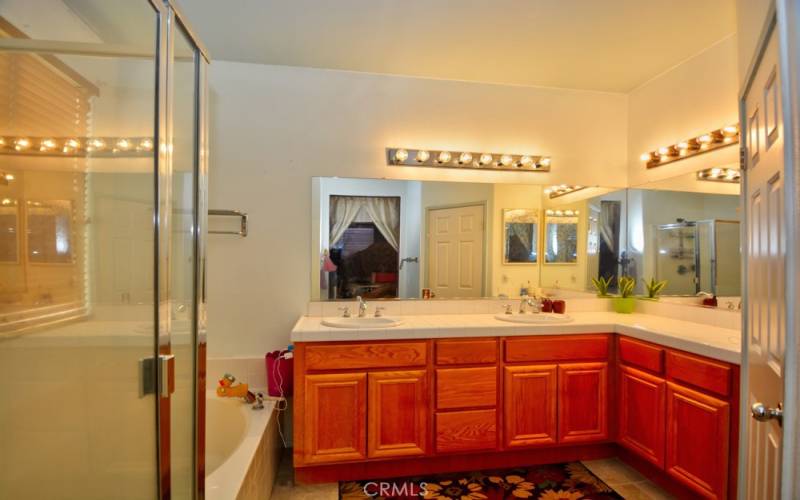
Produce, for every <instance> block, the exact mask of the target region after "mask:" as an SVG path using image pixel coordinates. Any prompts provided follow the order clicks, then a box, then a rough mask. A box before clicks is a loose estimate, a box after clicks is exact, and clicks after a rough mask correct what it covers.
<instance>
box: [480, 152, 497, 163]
mask: <svg viewBox="0 0 800 500" xmlns="http://www.w3.org/2000/svg"><path fill="white" fill-rule="evenodd" d="M493 161H494V158H492V155H490V154H487V153H483V154H482V155H481V158H480V160H478V163H480V164H481V165H489V164H490V163H492V162H493Z"/></svg>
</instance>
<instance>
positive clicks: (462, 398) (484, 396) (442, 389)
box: [436, 366, 497, 410]
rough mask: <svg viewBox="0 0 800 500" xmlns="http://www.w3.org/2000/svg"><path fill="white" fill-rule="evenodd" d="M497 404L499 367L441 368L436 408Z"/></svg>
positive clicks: (437, 383) (449, 408) (437, 376)
mask: <svg viewBox="0 0 800 500" xmlns="http://www.w3.org/2000/svg"><path fill="white" fill-rule="evenodd" d="M496 405H497V368H495V367H494V366H487V367H485V368H439V369H438V370H436V408H438V409H439V410H452V409H456V408H477V407H482V406H496Z"/></svg>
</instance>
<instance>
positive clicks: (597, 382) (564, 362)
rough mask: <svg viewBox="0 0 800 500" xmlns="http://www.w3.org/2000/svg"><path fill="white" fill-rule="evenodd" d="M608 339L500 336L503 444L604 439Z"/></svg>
mask: <svg viewBox="0 0 800 500" xmlns="http://www.w3.org/2000/svg"><path fill="white" fill-rule="evenodd" d="M611 339H612V336H611V335H609V334H588V335H570V336H568V337H565V336H559V335H545V336H536V337H519V338H508V339H505V340H504V344H505V345H504V352H505V367H504V370H505V377H504V378H505V399H504V404H503V413H504V419H505V420H504V421H505V429H504V432H505V440H504V441H505V445H506V446H507V447H508V448H517V447H535V446H543V445H552V444H582V443H592V442H600V441H606V440H609V439H610V435H609V431H608V410H609V408H608V405H609V396H608V394H609V375H608V373H609V364H608V361H609V353H610V351H611Z"/></svg>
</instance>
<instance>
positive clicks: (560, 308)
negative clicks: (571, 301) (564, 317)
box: [553, 300, 567, 314]
mask: <svg viewBox="0 0 800 500" xmlns="http://www.w3.org/2000/svg"><path fill="white" fill-rule="evenodd" d="M553 312H554V313H556V314H564V313H565V312H567V303H566V302H564V301H563V300H554V301H553Z"/></svg>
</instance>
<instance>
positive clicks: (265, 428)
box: [206, 391, 279, 500]
mask: <svg viewBox="0 0 800 500" xmlns="http://www.w3.org/2000/svg"><path fill="white" fill-rule="evenodd" d="M264 392H266V391H264ZM274 407H275V403H274V402H273V401H264V409H263V410H253V409H251V407H250V405H248V404H244V403H243V402H242V401H241V400H239V399H224V398H219V397H217V395H216V394H215V393H214V391H208V393H207V395H206V498H207V499H209V500H229V499H230V500H232V499H236V498H269V491H264V489H265V488H266V489H268V490H271V486H272V481H274V477H275V476H274V472H275V469H276V468H277V465H278V464H277V455H278V452H279V449H278V447H277V443H278V440H277V439H276V436H275V435H274V434H275V432H274V430H275V428H276V425H275V424H276V421H275V419H276V418H277V414H274V411H273V410H274ZM270 424H272V425H270ZM267 482H268V484H267ZM254 493H255V495H254Z"/></svg>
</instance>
